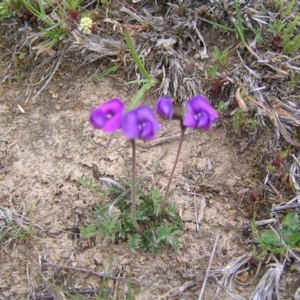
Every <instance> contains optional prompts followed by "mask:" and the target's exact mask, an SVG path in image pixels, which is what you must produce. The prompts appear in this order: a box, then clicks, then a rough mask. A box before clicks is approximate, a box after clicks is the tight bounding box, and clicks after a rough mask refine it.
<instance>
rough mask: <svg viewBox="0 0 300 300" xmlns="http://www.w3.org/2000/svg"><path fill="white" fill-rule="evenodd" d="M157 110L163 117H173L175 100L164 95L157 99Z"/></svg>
mask: <svg viewBox="0 0 300 300" xmlns="http://www.w3.org/2000/svg"><path fill="white" fill-rule="evenodd" d="M155 112H156V113H157V114H158V115H159V116H160V117H162V118H167V119H172V118H173V114H174V112H173V102H172V100H171V99H170V98H167V97H162V98H160V99H158V100H157V103H156V107H155Z"/></svg>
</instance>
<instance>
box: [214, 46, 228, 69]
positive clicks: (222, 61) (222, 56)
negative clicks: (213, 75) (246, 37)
mask: <svg viewBox="0 0 300 300" xmlns="http://www.w3.org/2000/svg"><path fill="white" fill-rule="evenodd" d="M228 53H229V50H228V49H225V50H224V51H223V52H220V49H219V47H217V46H215V51H214V53H213V57H214V59H215V60H216V61H217V63H218V64H219V65H220V66H221V67H222V68H224V67H225V66H226V65H227V63H228V57H227V55H228Z"/></svg>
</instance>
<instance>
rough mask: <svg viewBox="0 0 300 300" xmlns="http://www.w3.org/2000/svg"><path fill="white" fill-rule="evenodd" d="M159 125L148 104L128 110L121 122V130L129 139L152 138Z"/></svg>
mask: <svg viewBox="0 0 300 300" xmlns="http://www.w3.org/2000/svg"><path fill="white" fill-rule="evenodd" d="M160 127H161V125H160V124H159V123H158V122H157V121H156V120H155V118H154V115H153V112H152V110H151V109H150V107H148V106H140V107H138V108H136V109H134V110H131V111H129V112H128V113H127V114H126V115H125V116H124V118H123V122H122V132H123V134H124V135H125V136H126V137H127V138H128V139H130V140H134V139H143V140H152V139H153V138H154V136H155V132H156V131H157V130H158V129H159V128H160Z"/></svg>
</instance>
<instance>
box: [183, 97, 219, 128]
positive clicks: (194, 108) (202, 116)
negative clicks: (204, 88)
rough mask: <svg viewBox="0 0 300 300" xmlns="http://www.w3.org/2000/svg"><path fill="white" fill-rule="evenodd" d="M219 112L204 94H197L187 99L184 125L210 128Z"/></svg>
mask: <svg viewBox="0 0 300 300" xmlns="http://www.w3.org/2000/svg"><path fill="white" fill-rule="evenodd" d="M218 117H219V116H218V113H217V112H216V111H215V110H214V109H213V108H212V106H211V105H210V104H209V102H208V101H207V100H206V99H205V98H204V97H202V96H195V97H193V98H192V99H190V100H188V101H187V114H186V115H185V117H184V120H183V125H184V126H186V127H190V128H199V129H202V130H205V131H207V130H210V129H211V127H212V124H213V122H214V121H216V120H217V119H218Z"/></svg>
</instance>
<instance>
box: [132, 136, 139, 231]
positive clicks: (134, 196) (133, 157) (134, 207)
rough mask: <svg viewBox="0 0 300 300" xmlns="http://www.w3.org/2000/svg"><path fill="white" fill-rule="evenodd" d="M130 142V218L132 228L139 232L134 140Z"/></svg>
mask: <svg viewBox="0 0 300 300" xmlns="http://www.w3.org/2000/svg"><path fill="white" fill-rule="evenodd" d="M131 144H132V171H131V218H132V223H133V226H134V228H135V229H136V231H137V232H141V228H140V227H139V226H138V224H137V222H136V183H135V177H136V147H135V140H132V141H131Z"/></svg>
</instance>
